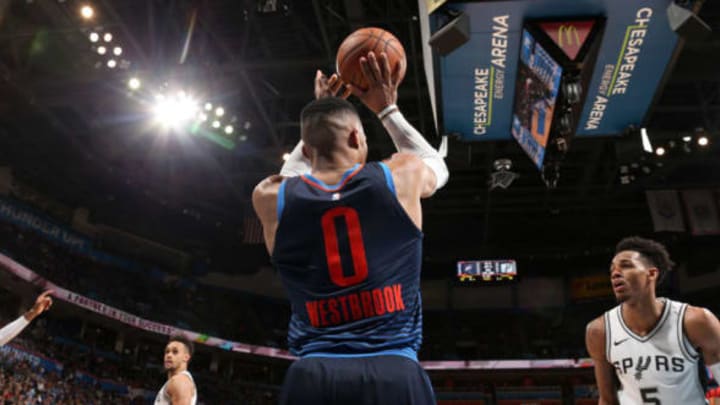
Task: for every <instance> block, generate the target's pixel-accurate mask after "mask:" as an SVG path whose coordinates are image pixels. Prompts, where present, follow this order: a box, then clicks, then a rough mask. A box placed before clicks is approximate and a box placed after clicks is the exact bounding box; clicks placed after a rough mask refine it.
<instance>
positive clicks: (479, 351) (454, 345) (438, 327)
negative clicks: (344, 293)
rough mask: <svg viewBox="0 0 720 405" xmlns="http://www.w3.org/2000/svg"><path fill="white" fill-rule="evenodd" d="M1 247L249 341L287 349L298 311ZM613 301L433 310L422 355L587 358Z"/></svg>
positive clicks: (161, 315)
mask: <svg viewBox="0 0 720 405" xmlns="http://www.w3.org/2000/svg"><path fill="white" fill-rule="evenodd" d="M0 252H2V253H5V254H7V255H8V256H10V257H12V258H13V259H14V260H16V261H18V262H19V263H21V264H23V265H24V266H26V267H28V268H30V269H32V270H33V271H35V272H36V273H38V274H39V275H41V276H43V277H45V278H47V279H48V280H51V281H52V282H54V283H56V284H58V285H60V286H62V287H64V288H67V289H69V290H71V291H74V292H77V293H79V294H82V295H85V296H87V297H89V298H92V299H95V300H97V301H100V302H103V303H105V304H108V305H111V306H114V307H116V308H119V309H122V310H124V311H126V312H129V313H132V314H134V315H138V316H140V317H143V318H145V319H148V320H152V321H156V322H162V323H166V324H169V325H172V326H176V327H180V328H184V329H189V330H194V331H197V332H200V333H204V334H208V335H211V336H218V337H222V338H224V339H229V340H234V341H239V342H243V343H250V344H257V345H263V346H270V347H278V348H285V347H286V341H285V337H286V333H287V322H288V317H289V313H290V309H289V306H288V303H287V302H285V301H283V300H278V299H274V298H270V297H263V296H257V295H250V294H247V293H242V292H238V291H232V290H227V289H221V288H217V287H211V286H207V285H202V284H197V283H193V282H192V281H191V280H188V279H187V278H182V277H157V276H153V275H152V274H136V273H133V272H130V271H128V270H126V269H118V268H113V267H112V266H110V265H107V264H104V263H100V262H98V261H95V260H93V259H91V258H88V257H84V256H83V255H81V254H80V253H78V252H75V251H72V250H70V249H68V248H66V247H62V246H58V245H56V244H54V243H53V242H51V241H48V240H47V239H45V238H43V237H42V236H40V235H38V234H36V233H34V232H32V231H29V230H23V229H20V228H18V227H17V226H15V225H10V224H7V223H0ZM155 273H159V274H166V273H162V272H159V271H156V272H155ZM478 293H482V290H479V291H478ZM607 307H608V304H607V303H604V302H603V303H599V305H592V304H590V305H584V306H580V309H578V308H575V307H568V308H566V309H557V310H551V311H546V312H544V313H542V312H541V313H538V312H530V311H523V310H510V309H504V310H503V309H498V310H483V311H426V312H425V314H424V324H425V336H424V345H423V351H422V352H421V358H425V359H433V360H460V359H475V358H494V359H503V358H558V357H571V358H572V357H575V358H577V357H585V356H586V354H585V351H584V345H583V342H584V338H583V332H584V329H585V323H586V322H587V321H588V320H589V319H591V318H592V317H594V316H597V315H598V314H600V313H601V312H602V311H603V310H604V309H606V308H607ZM228 309H232V310H228ZM487 325H502V327H501V328H500V327H495V328H487V327H486V326H487Z"/></svg>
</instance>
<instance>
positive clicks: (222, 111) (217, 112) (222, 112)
mask: <svg viewBox="0 0 720 405" xmlns="http://www.w3.org/2000/svg"><path fill="white" fill-rule="evenodd" d="M215 115H217V116H218V117H222V116H223V115H225V109H224V108H222V107H218V108H216V109H215Z"/></svg>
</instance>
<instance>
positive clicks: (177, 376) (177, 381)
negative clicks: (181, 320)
mask: <svg viewBox="0 0 720 405" xmlns="http://www.w3.org/2000/svg"><path fill="white" fill-rule="evenodd" d="M192 355H193V344H192V342H191V341H190V340H189V339H188V338H186V337H185V336H172V337H171V338H170V341H169V342H168V344H167V346H165V355H164V356H163V359H164V360H163V366H164V368H165V371H166V372H167V376H168V380H167V382H166V383H165V384H164V385H163V386H162V388H160V391H159V392H158V393H157V396H156V397H155V405H195V403H196V402H197V389H196V387H195V381H194V380H193V378H192V375H191V374H190V372H189V371H188V369H187V368H188V363H189V362H190V359H191V358H192Z"/></svg>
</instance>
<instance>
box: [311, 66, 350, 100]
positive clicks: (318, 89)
mask: <svg viewBox="0 0 720 405" xmlns="http://www.w3.org/2000/svg"><path fill="white" fill-rule="evenodd" d="M343 87H345V88H344V90H343ZM325 97H340V98H348V97H350V89H349V88H348V87H346V86H344V83H343V82H342V80H340V78H339V77H338V75H337V74H335V73H333V75H332V76H330V78H328V77H327V76H325V74H324V73H323V72H322V71H321V70H319V69H318V71H317V72H315V99H316V100H319V99H321V98H325Z"/></svg>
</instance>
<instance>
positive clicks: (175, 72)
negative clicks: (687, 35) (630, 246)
mask: <svg viewBox="0 0 720 405" xmlns="http://www.w3.org/2000/svg"><path fill="white" fill-rule="evenodd" d="M94 3H95V4H94V6H95V7H96V16H95V20H94V21H93V22H90V23H88V22H84V21H82V20H81V19H80V18H79V17H78V13H77V10H78V9H79V7H80V5H81V3H80V2H79V1H76V0H64V1H59V0H35V1H30V0H26V1H19V0H18V1H10V0H0V74H1V77H2V80H0V94H2V97H0V145H1V146H0V165H9V166H11V167H12V168H13V171H14V173H15V176H16V177H17V178H18V179H20V180H21V181H23V182H25V183H27V184H29V185H31V186H32V187H34V188H36V189H37V190H40V191H41V192H43V193H45V194H47V195H49V196H52V197H53V198H56V199H58V200H60V201H62V202H63V203H65V204H67V205H68V206H73V207H75V206H84V207H88V208H89V209H90V211H91V213H92V217H91V218H92V219H93V220H94V221H97V222H102V223H106V224H109V225H114V226H117V227H120V228H123V229H127V230H130V231H132V232H136V233H138V234H140V235H144V236H147V237H148V238H150V239H154V240H158V241H160V242H163V243H166V244H168V245H171V246H175V247H179V248H182V249H188V250H190V251H193V252H209V253H211V254H218V255H220V256H224V257H235V258H237V255H248V256H253V257H258V259H257V261H256V262H257V263H265V262H267V258H266V257H265V256H264V252H263V251H262V248H261V247H249V246H242V244H241V240H242V228H243V226H242V225H243V221H244V218H245V216H246V215H247V214H248V213H249V204H248V202H249V196H250V192H251V190H252V187H253V186H254V184H255V183H257V181H258V180H259V179H261V178H263V177H265V176H266V175H268V174H271V173H274V172H276V171H277V169H278V168H279V166H280V164H281V163H282V160H281V155H282V153H283V152H285V151H287V150H289V149H290V148H291V147H292V145H294V143H295V142H296V141H297V139H298V115H299V111H300V108H301V107H302V106H303V105H304V104H305V103H306V102H308V101H309V100H310V99H311V98H312V79H313V76H314V72H315V70H316V69H318V68H320V69H323V70H325V71H331V70H332V69H333V67H334V53H335V49H336V48H337V46H338V44H339V43H340V42H341V41H342V39H343V38H344V37H345V36H346V35H347V34H348V33H350V32H351V31H352V30H354V29H355V28H359V27H362V26H369V25H373V26H380V27H384V28H387V29H389V30H391V31H392V32H394V33H395V34H396V35H397V36H398V37H399V38H400V40H401V41H402V42H403V44H404V45H405V48H406V51H407V53H408V58H409V69H408V73H407V76H406V78H405V81H404V83H403V85H402V87H401V88H400V92H399V95H400V101H399V105H400V106H401V108H402V110H403V111H404V113H405V115H406V116H407V117H408V119H409V120H410V121H411V122H412V123H414V124H415V125H416V127H418V128H419V129H421V130H422V132H423V133H424V134H426V137H427V138H428V139H429V140H430V141H431V142H432V143H434V144H435V145H437V144H438V143H439V141H440V138H439V136H438V134H436V133H435V131H434V129H433V125H432V118H431V114H432V113H431V110H430V102H429V99H428V97H427V94H428V90H427V83H426V81H425V75H424V72H423V68H422V57H421V55H420V41H421V40H420V34H419V24H418V18H417V14H418V10H417V3H416V2H415V1H403V0H388V1H383V2H378V1H372V0H363V1H357V0H312V1H299V0H294V1H293V0H279V1H277V10H276V11H274V12H261V11H258V10H259V8H260V5H263V4H264V3H268V4H269V3H273V2H266V1H256V0H197V1H190V0H123V1H112V0H96V1H95V2H94ZM700 16H701V17H702V18H703V19H704V20H705V21H706V22H707V23H709V24H710V25H711V26H712V27H713V28H714V31H715V33H714V34H713V35H712V36H711V37H709V38H707V39H705V40H702V41H699V42H694V43H687V44H686V45H685V48H684V50H683V51H682V52H681V54H680V55H679V58H678V60H677V64H676V67H675V69H674V71H673V73H672V75H671V77H670V78H669V80H668V82H667V84H666V86H665V88H664V90H663V91H662V93H661V96H660V97H659V99H658V102H657V104H656V106H655V107H654V109H653V111H652V113H651V114H650V116H649V120H648V123H647V127H648V130H649V131H650V133H651V136H652V137H653V140H654V141H655V142H657V143H658V144H668V143H669V142H670V141H674V142H675V144H676V145H677V146H678V147H679V146H681V137H682V136H683V135H684V134H686V133H687V134H693V133H694V131H695V129H696V128H703V131H704V132H705V133H706V134H709V135H710V138H711V142H720V137H719V136H718V130H720V71H718V69H717V64H718V62H720V57H718V56H717V55H720V34H718V32H720V4H719V3H718V2H715V1H709V2H706V4H705V5H704V7H703V9H702V11H701V13H700ZM191 21H194V29H193V35H192V40H191V42H190V43H189V47H188V52H187V54H186V55H184V56H183V47H184V44H185V42H186V39H187V34H188V30H189V26H190V25H191ZM91 31H97V32H100V33H105V32H111V33H112V34H113V41H114V42H113V44H121V45H122V47H123V53H122V58H119V59H124V60H127V61H128V62H129V67H127V69H121V68H114V69H110V68H108V67H107V66H106V65H105V64H104V59H102V58H99V56H98V54H97V52H96V51H93V50H92V49H91V45H92V44H91V43H90V42H89V41H88V34H89V32H91ZM98 62H100V66H99V67H98V66H96V65H97V64H98ZM131 75H138V77H141V78H142V80H143V83H144V85H145V86H146V87H144V88H145V89H146V90H147V91H148V92H149V91H150V89H151V88H153V87H152V86H155V88H159V87H161V86H162V85H164V84H166V83H167V86H169V87H175V88H183V89H186V90H188V91H195V92H199V93H201V94H202V96H203V97H204V98H205V99H206V100H211V101H212V102H214V103H216V104H222V105H223V106H224V107H225V109H226V111H228V115H232V116H235V117H237V119H238V121H237V124H236V126H237V127H241V126H244V125H245V122H248V123H250V125H249V128H248V129H247V130H245V131H244V132H243V134H244V135H245V136H246V137H247V139H246V140H245V141H238V143H237V146H236V147H235V148H234V149H232V150H228V149H225V148H222V147H219V146H218V145H217V144H216V143H213V142H211V141H208V140H206V139H202V138H194V139H189V138H181V137H173V136H167V135H166V136H161V135H158V133H157V132H158V131H157V130H155V129H153V128H151V127H148V126H147V122H146V120H145V119H144V118H145V117H144V115H143V114H145V112H146V110H147V105H146V103H144V101H145V100H143V96H141V95H139V93H133V92H131V91H129V90H128V88H127V86H126V82H127V80H128V78H129V77H130V76H131ZM145 96H146V97H149V96H148V95H147V94H146V95H145ZM364 118H366V119H365V125H366V131H367V132H368V133H369V134H370V139H369V142H370V143H371V157H374V158H382V157H384V156H387V155H389V154H390V153H391V152H392V145H391V143H390V142H389V141H388V139H387V137H386V135H384V133H383V131H382V129H381V127H380V126H379V123H378V122H377V120H375V119H374V118H373V117H371V116H370V114H367V113H365V114H364ZM713 144H714V143H711V148H707V149H706V150H704V151H702V150H697V151H694V152H692V153H689V154H687V153H681V152H675V151H671V153H668V155H667V156H665V157H664V158H663V159H659V158H654V157H652V156H649V155H646V156H645V160H640V159H641V157H642V156H643V153H642V152H641V150H640V146H639V141H638V139H637V138H636V137H635V136H630V135H628V136H625V137H608V138H602V139H587V140H586V139H582V140H577V141H576V142H574V143H573V144H572V146H571V149H570V152H569V154H568V156H567V159H566V161H565V162H564V163H563V165H562V168H561V171H560V179H559V183H558V187H557V188H555V189H548V187H546V185H545V184H544V182H543V181H542V180H541V178H540V175H539V173H538V171H537V169H535V168H534V166H532V164H531V163H530V161H529V159H528V158H526V156H525V155H524V153H523V152H522V150H521V149H520V148H519V147H518V146H517V145H516V144H514V143H511V142H493V143H472V144H466V143H461V142H458V141H456V140H452V139H451V141H450V145H449V156H448V159H447V162H448V165H449V167H450V171H451V180H450V183H449V184H448V185H447V187H446V188H445V189H443V190H441V191H440V192H439V193H438V194H437V195H436V196H435V197H434V198H432V199H431V200H428V201H427V202H426V204H425V217H426V219H425V231H426V261H427V266H426V269H427V271H428V274H430V275H435V276H438V277H440V276H442V275H447V274H449V273H452V271H453V270H452V269H453V264H452V263H453V261H454V260H455V259H462V258H495V257H507V258H518V259H520V260H527V261H531V262H533V261H534V262H535V263H538V266H537V267H539V268H543V269H548V270H543V271H551V268H555V267H557V263H561V262H568V261H571V262H573V263H576V264H582V263H584V260H585V259H584V258H593V257H606V256H607V254H608V249H609V248H611V246H612V244H613V242H614V241H615V240H616V239H618V238H619V237H621V236H624V235H628V234H636V233H640V234H648V233H650V232H651V231H652V224H651V221H650V216H649V212H648V209H647V203H646V200H645V196H644V190H647V189H685V188H714V189H717V188H720V167H719V163H718V159H717V156H718V154H717V151H718V147H717V146H712V145H713ZM696 149H698V148H696ZM500 158H508V159H510V160H512V162H513V169H512V171H514V172H516V173H518V174H519V175H520V177H519V178H518V179H517V180H516V181H515V182H514V183H513V184H512V185H511V186H510V187H509V188H508V189H495V190H490V188H489V186H488V182H489V179H490V175H491V173H492V172H493V171H494V169H493V162H494V161H495V160H496V159H500ZM632 163H637V166H638V167H637V169H636V173H635V175H636V179H635V180H634V181H633V182H632V183H630V184H625V185H623V184H621V183H620V180H619V168H620V166H622V165H629V166H630V167H631V170H633V169H632ZM658 163H660V165H658ZM644 166H645V167H647V168H648V169H649V170H648V171H649V173H644V172H643V171H642V167H644ZM213 252H214V253H213ZM218 252H224V254H221V253H218ZM573 258H575V259H577V260H575V261H572V260H571V259H573ZM253 263H254V262H253ZM561 267H562V266H561ZM251 270H252V269H247V271H251Z"/></svg>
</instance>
